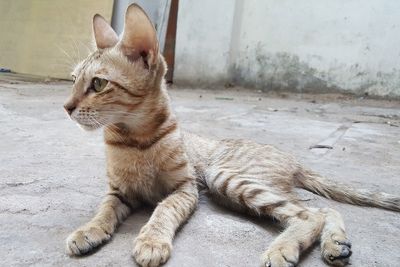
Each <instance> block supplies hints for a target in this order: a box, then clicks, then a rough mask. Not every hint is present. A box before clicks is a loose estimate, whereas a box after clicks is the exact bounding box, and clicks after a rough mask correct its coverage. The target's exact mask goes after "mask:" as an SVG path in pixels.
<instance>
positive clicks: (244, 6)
mask: <svg viewBox="0 0 400 267" xmlns="http://www.w3.org/2000/svg"><path fill="white" fill-rule="evenodd" d="M399 56H400V1H398V0H369V1H364V0H325V1H320V0H308V1H297V0H280V1H274V0H246V1H245V0H236V1H228V0H223V1H211V0H207V1H196V0H185V1H181V2H180V6H179V16H178V29H177V44H176V65H175V66H176V69H175V82H177V83H185V84H193V83H196V84H205V85H209V84H221V83H222V82H228V81H229V82H233V83H234V84H237V85H242V86H248V87H256V88H259V89H262V90H292V91H298V92H304V91H314V92H315V91H317V92H334V91H345V92H352V93H356V94H364V93H368V94H371V95H379V96H394V97H400V65H399Z"/></svg>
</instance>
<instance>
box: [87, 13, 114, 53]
mask: <svg viewBox="0 0 400 267" xmlns="http://www.w3.org/2000/svg"><path fill="white" fill-rule="evenodd" d="M93 33H94V39H95V41H96V46H97V48H98V49H104V48H110V47H113V46H115V45H116V44H117V42H118V35H117V34H116V33H115V31H114V30H113V28H111V26H110V25H109V24H108V23H107V21H106V20H105V19H104V18H103V17H102V16H101V15H99V14H96V15H94V17H93Z"/></svg>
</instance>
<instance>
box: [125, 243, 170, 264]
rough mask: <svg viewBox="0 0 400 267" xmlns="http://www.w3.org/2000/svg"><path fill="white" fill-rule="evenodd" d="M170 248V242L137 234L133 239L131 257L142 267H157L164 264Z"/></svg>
mask: <svg viewBox="0 0 400 267" xmlns="http://www.w3.org/2000/svg"><path fill="white" fill-rule="evenodd" d="M171 250H172V245H171V243H170V242H166V241H163V240H159V239H157V238H156V237H154V238H152V237H146V236H144V237H141V236H139V237H138V238H136V240H135V241H134V247H133V257H134V258H135V260H136V262H137V263H138V264H139V265H140V266H142V267H157V266H160V265H162V264H164V263H165V262H166V261H167V260H168V258H169V256H170V254H171Z"/></svg>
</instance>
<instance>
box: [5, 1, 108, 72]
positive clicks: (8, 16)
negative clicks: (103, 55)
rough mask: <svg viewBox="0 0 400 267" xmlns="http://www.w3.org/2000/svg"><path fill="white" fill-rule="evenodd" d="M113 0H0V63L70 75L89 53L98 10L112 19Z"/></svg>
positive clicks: (29, 69)
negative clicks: (73, 67)
mask: <svg viewBox="0 0 400 267" xmlns="http://www.w3.org/2000/svg"><path fill="white" fill-rule="evenodd" d="M112 7H113V0H99V1H91V0H57V1H54V0H30V1H26V0H13V1H9V0H0V35H1V38H0V67H2V68H10V69H11V70H13V71H16V72H20V73H28V74H36V75H41V76H50V77H56V78H70V77H69V73H70V72H71V68H72V66H73V65H74V63H76V62H77V61H78V60H79V59H82V58H83V57H84V56H86V55H87V53H88V51H87V48H88V46H90V45H91V42H92V18H93V15H94V14H95V13H100V14H102V15H103V16H104V17H105V18H106V19H107V20H109V21H110V20H111V14H112Z"/></svg>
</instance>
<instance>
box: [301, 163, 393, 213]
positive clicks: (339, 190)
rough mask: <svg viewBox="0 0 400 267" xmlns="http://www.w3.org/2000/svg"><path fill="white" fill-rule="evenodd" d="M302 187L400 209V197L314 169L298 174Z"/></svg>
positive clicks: (357, 202) (346, 199)
mask: <svg viewBox="0 0 400 267" xmlns="http://www.w3.org/2000/svg"><path fill="white" fill-rule="evenodd" d="M296 181H297V183H298V186H299V187H300V188H303V189H305V190H307V191H310V192H312V193H314V194H317V195H320V196H323V197H326V198H328V199H333V200H336V201H339V202H343V203H350V204H354V205H360V206H371V207H378V208H383V209H387V210H393V211H400V197H399V196H395V195H390V194H387V193H383V192H373V191H371V190H368V189H357V188H354V187H353V186H351V185H348V184H343V183H339V182H336V181H332V180H329V179H327V178H324V177H322V176H320V175H318V174H316V173H314V172H312V171H308V170H306V171H303V172H302V173H300V174H299V175H297V176H296Z"/></svg>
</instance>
